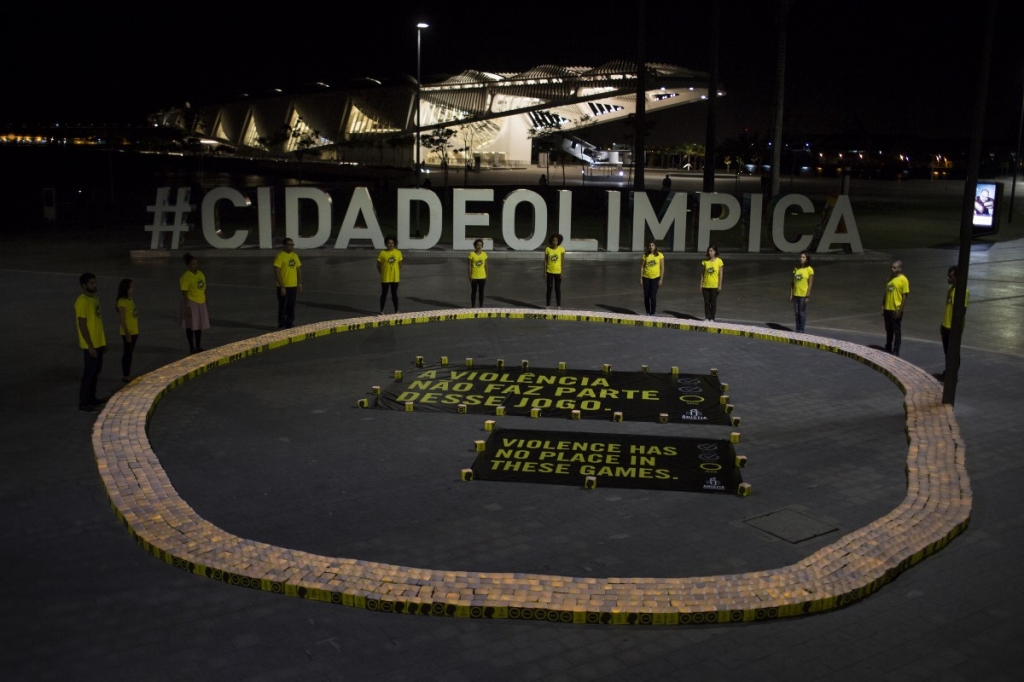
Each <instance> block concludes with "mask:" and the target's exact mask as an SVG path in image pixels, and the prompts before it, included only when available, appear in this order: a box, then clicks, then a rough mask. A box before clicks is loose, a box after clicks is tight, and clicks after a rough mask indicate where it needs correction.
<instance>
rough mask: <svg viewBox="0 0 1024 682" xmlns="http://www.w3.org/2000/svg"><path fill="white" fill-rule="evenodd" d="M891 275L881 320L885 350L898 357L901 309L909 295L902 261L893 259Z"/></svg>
mask: <svg viewBox="0 0 1024 682" xmlns="http://www.w3.org/2000/svg"><path fill="white" fill-rule="evenodd" d="M889 269H890V270H891V271H892V275H891V276H890V277H889V281H888V282H886V285H885V296H884V297H883V298H882V321H883V322H885V352H886V353H892V354H893V355H895V356H897V357H899V354H900V341H901V340H902V338H903V309H904V307H906V305H907V297H908V296H909V295H910V280H908V279H907V276H906V275H904V274H903V261H901V260H894V261H893V262H892V265H890V266H889Z"/></svg>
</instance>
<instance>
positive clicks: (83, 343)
mask: <svg viewBox="0 0 1024 682" xmlns="http://www.w3.org/2000/svg"><path fill="white" fill-rule="evenodd" d="M483 247H484V241H483V240H482V239H476V240H474V242H473V250H472V251H471V252H470V253H469V255H468V256H467V265H468V268H467V274H468V277H469V282H470V304H471V306H472V307H482V306H483V304H484V289H485V286H486V284H487V276H488V273H489V268H488V264H487V260H488V255H487V252H485V251H484V250H483ZM184 260H185V272H184V273H183V274H182V275H181V277H180V278H179V280H178V285H179V290H180V292H181V315H180V320H181V326H182V328H184V330H185V338H186V340H187V342H188V349H189V353H190V354H192V353H201V352H202V351H203V341H202V340H203V332H204V331H206V330H207V329H209V328H210V313H209V309H208V307H207V282H206V275H205V274H203V271H202V270H200V269H199V259H198V258H196V257H195V256H193V255H192V254H191V253H187V254H185V256H184ZM402 262H403V257H402V252H401V251H399V250H398V248H397V247H396V241H395V238H394V237H393V236H388V237H387V238H386V239H385V240H384V249H383V250H382V251H380V252H379V253H378V254H377V260H376V265H377V272H378V273H379V275H380V286H381V288H380V314H381V315H383V314H384V309H385V305H386V303H387V300H388V298H389V296H390V299H391V304H392V308H393V310H394V312H395V313H397V312H398V285H399V283H400V281H401V270H402ZM564 268H565V248H564V247H563V246H562V235H560V234H553V235H551V237H550V238H549V239H548V242H547V246H546V247H545V248H544V271H543V272H544V281H545V285H546V289H545V305H546V306H547V307H548V308H550V307H551V300H552V294H554V300H555V305H556V306H557V307H558V308H561V307H562V277H563V275H564V272H565V270H564ZM724 269H725V263H724V262H723V261H722V259H721V257H719V255H718V247H717V246H715V245H711V246H709V247H708V248H707V250H706V251H705V254H704V259H703V260H702V261H701V273H700V293H701V297H702V299H703V301H704V319H705V320H707V321H714V320H715V316H716V314H717V308H718V296H719V294H720V293H721V291H722V284H723V282H724V281H725V276H724ZM890 270H891V276H890V278H889V280H888V281H887V283H886V288H885V295H884V297H883V299H882V319H883V321H884V323H885V351H886V352H888V353H892V354H893V355H896V356H898V355H899V354H900V346H901V341H902V325H903V312H904V309H905V307H906V304H907V300H908V297H909V294H910V282H909V280H908V279H907V276H906V275H905V274H903V262H902V261H899V260H897V261H893V262H892V263H891V265H890ZM665 272H666V260H665V255H664V254H663V253H661V251H659V250H658V245H657V243H656V242H654V241H651V242H649V243H648V244H647V249H646V250H645V251H644V254H643V256H642V258H641V262H640V285H641V287H642V288H643V298H644V311H645V312H646V314H648V315H655V314H657V308H658V290H659V288H660V287H661V286H662V285H663V284H664V283H665ZM274 274H275V285H276V294H277V326H278V328H279V329H289V328H291V327H293V326H294V325H295V303H296V299H297V296H298V293H299V292H300V291H302V260H301V259H300V258H299V255H298V254H297V253H295V243H294V241H293V240H292V239H290V238H286V239H285V240H284V241H283V242H282V250H281V251H280V252H279V253H278V254H277V256H276V257H275V258H274ZM956 280H957V268H956V266H952V267H950V268H949V270H948V272H947V282H948V284H949V290H948V292H947V297H946V306H945V312H944V315H943V320H942V323H941V325H940V326H939V333H940V336H941V339H942V350H943V353H944V354H946V353H948V352H949V336H950V329H951V327H952V320H953V296H954V292H955V289H956ZM79 284H80V286H81V289H82V291H81V294H80V295H79V296H78V298H77V299H76V301H75V318H76V326H77V330H78V342H79V347H80V348H81V350H82V353H83V362H84V368H83V372H82V382H81V386H80V389H79V397H78V406H79V409H80V410H81V411H83V412H95V411H97V410H99V409H100V408H101V406H102V405H103V404H104V403H105V402H106V399H103V398H99V397H98V396H97V395H96V384H97V380H98V377H99V374H100V371H101V370H102V368H103V356H104V355H105V354H106V351H107V341H106V335H105V332H104V329H103V316H102V312H101V306H100V301H99V296H98V293H97V292H98V288H97V283H96V276H95V275H94V274H92V273H90V272H86V273H83V274H82V275H81V277H79ZM813 287H814V268H813V267H812V266H811V255H810V254H809V253H808V252H807V251H801V252H800V255H799V261H798V263H797V265H796V266H795V267H794V268H793V275H792V279H791V283H790V289H789V300H790V302H791V303H792V306H793V315H794V319H795V323H796V324H795V327H796V331H797V332H799V333H803V332H804V331H805V330H806V325H807V305H808V303H809V301H810V298H811V291H812V289H813ZM134 290H135V285H134V281H133V280H131V279H122V280H121V282H120V284H119V285H118V288H117V299H116V304H115V307H116V310H117V319H118V329H119V332H120V335H121V340H122V353H121V380H122V381H123V382H125V383H127V382H129V381H130V380H131V370H132V358H133V355H134V352H135V346H136V343H137V342H138V339H139V312H138V308H137V307H136V305H135V298H134ZM969 297H970V292H967V298H965V301H964V305H965V306H966V304H967V300H969ZM939 378H940V379H943V378H944V373H943V374H942V375H940V376H939Z"/></svg>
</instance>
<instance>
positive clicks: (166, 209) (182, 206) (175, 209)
mask: <svg viewBox="0 0 1024 682" xmlns="http://www.w3.org/2000/svg"><path fill="white" fill-rule="evenodd" d="M190 193H191V190H190V189H189V188H188V187H179V188H178V200H177V202H176V203H175V204H173V205H171V203H170V199H171V188H170V187H158V188H157V190H156V205H155V206H147V207H146V210H147V211H149V212H150V213H152V214H153V224H152V225H146V232H152V233H153V239H152V240H151V241H150V243H149V248H151V249H159V248H160V242H161V240H162V239H161V235H162V234H163V233H164V232H170V233H171V248H172V249H176V248H178V241H179V239H180V237H181V233H182V232H188V230H189V224H188V222H187V221H186V220H185V216H187V215H188V214H189V213H191V212H192V210H193V209H195V206H193V205H192V204H190V203H188V200H189V194H190ZM168 220H169V222H168Z"/></svg>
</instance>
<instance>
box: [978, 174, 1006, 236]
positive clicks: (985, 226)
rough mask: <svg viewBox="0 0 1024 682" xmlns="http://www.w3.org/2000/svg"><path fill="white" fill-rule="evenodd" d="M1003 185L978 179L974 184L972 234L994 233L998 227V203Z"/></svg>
mask: <svg viewBox="0 0 1024 682" xmlns="http://www.w3.org/2000/svg"><path fill="white" fill-rule="evenodd" d="M1002 189H1003V186H1002V185H1001V184H1000V183H998V182H987V181H979V182H978V183H976V184H975V186H974V215H973V216H972V224H973V232H974V236H975V237H978V236H983V235H986V234H995V233H996V231H998V229H999V203H1000V199H1001V198H1002V193H1003V192H1002Z"/></svg>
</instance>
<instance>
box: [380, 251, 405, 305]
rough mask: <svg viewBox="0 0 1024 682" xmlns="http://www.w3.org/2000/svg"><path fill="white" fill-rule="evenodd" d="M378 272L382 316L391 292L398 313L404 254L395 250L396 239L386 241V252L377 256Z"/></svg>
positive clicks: (392, 301) (392, 302)
mask: <svg viewBox="0 0 1024 682" xmlns="http://www.w3.org/2000/svg"><path fill="white" fill-rule="evenodd" d="M377 272H379V273H380V314H381V315H383V314H384V303H385V302H386V301H387V300H388V291H391V304H392V305H393V306H394V307H395V313H398V282H399V281H400V280H401V274H402V252H401V251H399V250H398V249H396V248H395V238H394V237H387V238H386V239H385V240H384V250H383V251H381V252H380V253H379V254H377Z"/></svg>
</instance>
